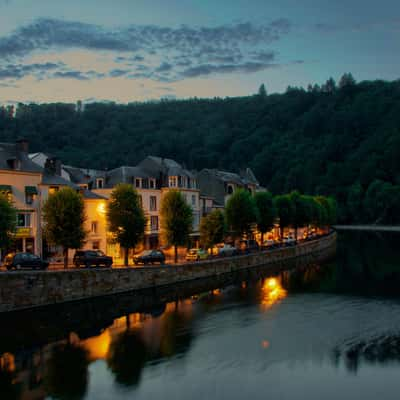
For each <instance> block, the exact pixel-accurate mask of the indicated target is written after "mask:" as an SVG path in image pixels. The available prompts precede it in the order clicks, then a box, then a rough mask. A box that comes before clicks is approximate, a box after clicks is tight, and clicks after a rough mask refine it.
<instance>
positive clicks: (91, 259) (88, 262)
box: [73, 250, 113, 268]
mask: <svg viewBox="0 0 400 400" xmlns="http://www.w3.org/2000/svg"><path fill="white" fill-rule="evenodd" d="M73 263H74V265H75V267H77V268H79V267H81V266H84V267H86V268H89V267H100V266H101V265H103V266H104V267H107V268H110V267H111V265H112V263H113V259H112V257H110V256H106V255H105V254H104V253H103V252H102V251H101V250H77V251H76V252H75V254H74V259H73Z"/></svg>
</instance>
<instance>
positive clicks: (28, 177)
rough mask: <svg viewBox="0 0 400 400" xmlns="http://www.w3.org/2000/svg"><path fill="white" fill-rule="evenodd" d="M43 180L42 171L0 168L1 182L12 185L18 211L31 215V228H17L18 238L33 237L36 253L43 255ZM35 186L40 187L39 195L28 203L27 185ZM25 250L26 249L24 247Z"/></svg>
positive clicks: (13, 200)
mask: <svg viewBox="0 0 400 400" xmlns="http://www.w3.org/2000/svg"><path fill="white" fill-rule="evenodd" d="M40 181H41V174H40V173H33V172H23V171H15V170H13V171H6V170H0V184H1V185H10V186H12V202H13V205H14V207H15V208H16V209H17V212H27V213H29V214H30V215H31V222H30V225H31V226H30V227H29V228H30V229H29V230H28V229H25V230H22V229H17V238H18V239H22V242H26V239H28V238H33V240H34V253H35V254H38V255H41V249H42V247H41V243H42V241H41V224H40V221H41V204H40V189H39V183H40ZM26 186H35V187H36V188H37V189H38V193H39V194H38V195H36V196H35V199H34V201H33V203H32V204H27V203H26V199H25V187H26ZM25 245H26V243H25ZM22 250H24V249H22Z"/></svg>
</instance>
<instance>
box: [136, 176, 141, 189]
mask: <svg viewBox="0 0 400 400" xmlns="http://www.w3.org/2000/svg"><path fill="white" fill-rule="evenodd" d="M141 187H142V180H141V179H140V178H136V179H135V188H141Z"/></svg>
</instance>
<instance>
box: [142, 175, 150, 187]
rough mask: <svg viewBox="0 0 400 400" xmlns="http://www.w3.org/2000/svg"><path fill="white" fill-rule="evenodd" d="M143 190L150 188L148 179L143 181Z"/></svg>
mask: <svg viewBox="0 0 400 400" xmlns="http://www.w3.org/2000/svg"><path fill="white" fill-rule="evenodd" d="M142 188H143V189H148V188H149V180H148V179H147V178H143V179H142Z"/></svg>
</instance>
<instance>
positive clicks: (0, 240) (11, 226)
mask: <svg viewBox="0 0 400 400" xmlns="http://www.w3.org/2000/svg"><path fill="white" fill-rule="evenodd" d="M15 225H16V211H15V208H14V207H13V206H12V204H11V203H10V202H9V201H8V199H7V198H6V196H4V195H2V194H0V249H1V250H5V249H7V248H8V247H9V246H10V244H11V242H12V239H13V234H14V232H15Z"/></svg>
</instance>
